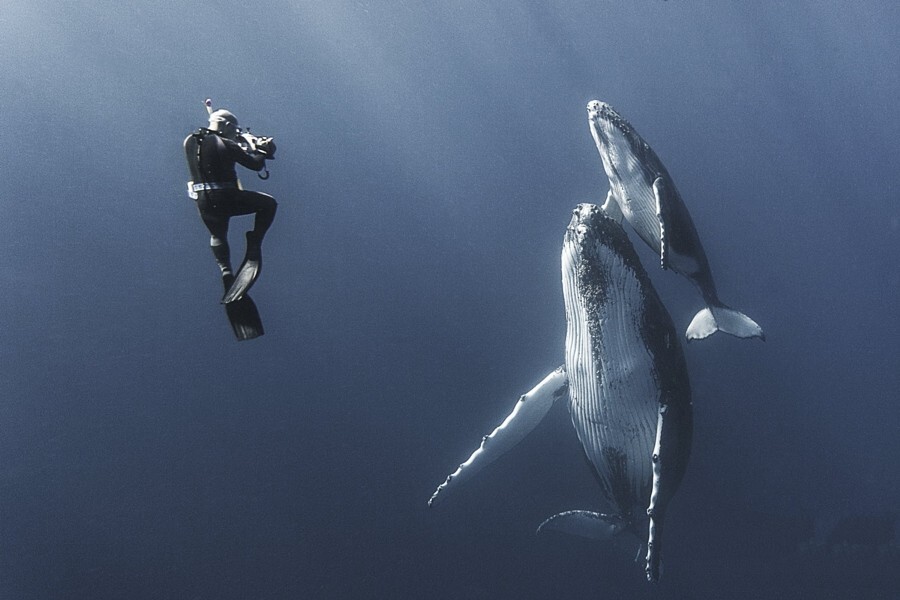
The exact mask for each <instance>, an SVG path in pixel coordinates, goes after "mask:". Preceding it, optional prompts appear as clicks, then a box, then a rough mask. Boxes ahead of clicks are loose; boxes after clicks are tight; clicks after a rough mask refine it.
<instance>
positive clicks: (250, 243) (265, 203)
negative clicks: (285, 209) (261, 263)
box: [230, 190, 278, 260]
mask: <svg viewBox="0 0 900 600" xmlns="http://www.w3.org/2000/svg"><path fill="white" fill-rule="evenodd" d="M231 209H232V210H231V211H230V212H232V214H244V215H249V214H254V215H255V220H254V223H253V229H252V230H251V231H249V232H247V259H248V260H259V256H260V254H261V252H262V241H263V238H264V237H265V235H266V232H267V231H268V230H269V227H271V226H272V222H273V221H274V220H275V212H276V211H277V210H278V203H277V202H276V201H275V198H273V197H272V196H270V195H268V194H263V193H262V192H251V191H248V190H241V191H240V192H238V194H237V195H236V197H235V199H234V202H233V204H232V207H231Z"/></svg>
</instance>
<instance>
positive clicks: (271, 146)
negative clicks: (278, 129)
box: [256, 137, 276, 159]
mask: <svg viewBox="0 0 900 600" xmlns="http://www.w3.org/2000/svg"><path fill="white" fill-rule="evenodd" d="M275 148H276V147H275V141H274V140H273V139H272V138H270V137H263V138H258V139H257V140H256V150H257V151H258V152H262V153H263V154H265V155H266V158H269V159H271V158H275Z"/></svg>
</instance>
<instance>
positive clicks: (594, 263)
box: [428, 204, 693, 581]
mask: <svg viewBox="0 0 900 600" xmlns="http://www.w3.org/2000/svg"><path fill="white" fill-rule="evenodd" d="M561 267H562V287H563V298H564V302H565V311H566V322H567V330H566V348H565V364H564V365H563V366H561V367H559V368H557V369H556V370H554V371H553V372H551V373H550V374H549V375H547V376H546V377H545V378H544V379H543V380H542V381H541V382H540V383H539V384H538V385H537V386H535V388H534V389H532V390H531V391H530V392H528V393H527V394H525V395H523V396H522V397H521V398H520V399H519V401H518V402H517V403H516V405H515V407H514V408H513V411H512V413H511V414H510V415H509V416H508V417H507V418H506V419H505V420H504V421H503V423H501V424H500V426H498V427H497V428H496V429H495V430H494V431H493V432H492V433H491V434H490V435H487V436H485V437H484V438H483V439H482V442H481V445H480V446H479V448H478V449H476V450H475V452H473V453H472V455H471V456H470V457H469V459H468V460H466V461H465V462H464V463H462V464H461V465H460V466H459V468H457V470H456V471H455V472H454V473H452V474H451V475H450V476H449V477H447V479H446V481H444V483H442V484H441V485H440V486H438V488H437V490H435V492H434V494H433V495H432V496H431V499H430V500H429V501H428V504H429V506H433V505H434V504H436V503H437V502H438V501H439V500H441V499H443V498H444V497H445V496H447V495H448V494H449V493H450V492H451V491H453V490H456V489H458V488H459V487H460V485H461V484H462V483H464V482H465V481H466V480H468V479H470V478H471V477H472V476H473V475H474V474H476V473H477V472H478V471H480V470H481V469H482V468H483V467H485V466H486V465H488V464H490V463H491V462H493V461H494V460H496V459H497V458H499V457H500V456H501V455H502V454H504V453H505V452H506V451H508V450H510V449H511V448H512V447H513V446H515V445H516V443H518V442H519V441H520V440H522V439H523V438H524V437H525V436H526V435H527V434H528V433H529V432H530V431H531V430H532V429H534V427H535V426H536V425H537V424H538V423H539V422H540V420H541V418H542V417H543V416H544V415H546V414H547V412H548V411H549V410H550V407H551V406H552V405H553V404H554V403H555V402H556V400H558V399H559V398H563V397H565V398H567V399H568V408H569V413H570V416H571V419H572V424H573V426H574V428H575V432H576V434H577V436H578V439H579V441H580V442H581V445H582V447H583V449H584V452H585V455H586V457H587V458H588V461H589V462H590V464H591V465H592V468H593V470H594V472H595V474H596V475H597V478H598V480H599V481H600V489H601V499H602V501H603V509H604V512H596V511H591V510H569V511H565V512H562V513H559V514H557V515H554V516H552V517H550V518H549V519H547V520H546V521H544V523H542V524H541V525H540V527H539V528H538V532H539V533H540V532H542V531H547V530H556V531H562V532H565V533H573V534H577V535H581V536H583V537H588V538H591V539H612V538H614V537H617V536H619V535H621V534H625V533H631V534H634V535H636V536H637V537H638V539H639V540H642V541H644V542H645V543H646V546H647V554H646V567H645V570H646V575H647V578H648V579H649V580H650V581H656V580H657V579H658V578H659V564H660V552H661V549H662V534H663V527H664V524H665V519H666V514H667V509H668V507H669V503H670V501H671V499H672V497H673V495H674V494H675V491H676V490H677V488H678V486H679V484H680V482H681V479H682V476H683V475H684V472H685V469H686V467H687V462H688V458H689V456H690V447H691V437H692V429H693V425H692V423H693V421H692V404H691V390H690V383H689V381H688V374H687V366H686V364H685V359H684V354H683V353H682V349H681V346H680V344H679V342H678V337H677V335H676V334H675V327H674V325H673V324H672V319H671V317H670V316H669V314H668V312H667V311H666V309H665V307H664V306H663V304H662V302H661V301H660V299H659V297H658V296H657V294H656V291H655V290H654V288H653V286H652V285H651V283H650V279H649V277H648V275H647V272H646V271H645V270H644V268H643V266H642V265H641V263H640V260H639V259H638V256H637V253H636V252H635V250H634V247H633V246H632V245H631V243H630V242H629V240H628V236H627V235H626V234H625V231H624V230H623V229H622V227H621V225H619V223H618V222H617V221H615V220H614V219H612V218H610V217H609V216H607V215H606V214H605V213H604V212H603V211H602V210H601V209H600V207H598V206H595V205H592V204H580V205H578V207H577V208H576V209H575V210H574V211H573V216H572V219H571V222H570V223H569V226H568V227H567V229H566V233H565V237H564V243H563V248H562V256H561Z"/></svg>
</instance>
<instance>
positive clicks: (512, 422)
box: [428, 366, 569, 506]
mask: <svg viewBox="0 0 900 600" xmlns="http://www.w3.org/2000/svg"><path fill="white" fill-rule="evenodd" d="M568 386H569V379H568V377H567V376H566V369H565V367H562V366H561V367H558V368H557V369H556V370H555V371H553V372H552V373H550V374H549V375H547V376H546V377H545V378H544V379H543V381H541V382H540V383H539V384H537V385H536V386H534V388H532V390H531V391H530V392H528V393H527V394H525V395H524V396H522V397H521V398H519V401H518V402H516V406H515V407H514V408H513V411H512V412H511V413H510V414H509V416H508V417H506V419H504V420H503V422H502V423H501V424H500V425H499V426H498V427H497V428H496V429H494V431H492V432H491V433H490V434H489V435H486V436H484V437H483V438H482V440H481V445H480V446H479V447H478V449H477V450H475V452H473V453H472V455H471V456H470V457H469V459H468V460H467V461H466V462H464V463H462V464H461V465H459V468H458V469H456V471H454V472H453V473H452V474H450V475H449V476H448V477H447V480H446V481H444V483H442V484H441V485H439V486H438V488H437V489H436V490H435V491H434V494H432V495H431V499H429V500H428V506H433V505H434V503H435V502H437V501H438V497H439V496H440V497H441V498H443V497H444V496H446V495H447V493H448V492H449V491H452V490H455V489H456V488H458V487H459V485H460V484H461V483H463V482H464V481H466V480H468V479H471V477H472V476H473V475H474V474H475V473H477V472H478V471H480V470H481V469H482V468H484V467H486V466H487V465H489V464H491V463H492V462H494V461H495V460H496V459H498V458H500V457H501V456H503V455H504V454H505V453H506V452H507V451H509V450H510V449H512V448H513V446H515V445H516V444H518V443H519V442H520V441H522V438H524V437H525V436H526V435H528V434H529V433H530V432H531V430H532V429H534V428H535V427H537V424H538V423H540V422H541V419H543V418H544V416H545V415H546V414H547V412H548V411H549V410H550V407H551V406H553V404H554V402H556V400H558V399H559V398H562V397H563V396H565V395H566V392H567V390H568Z"/></svg>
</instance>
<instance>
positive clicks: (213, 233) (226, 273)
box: [200, 210, 234, 290]
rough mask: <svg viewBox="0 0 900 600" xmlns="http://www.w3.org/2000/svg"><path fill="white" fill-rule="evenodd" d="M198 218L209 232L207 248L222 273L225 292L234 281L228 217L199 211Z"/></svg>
mask: <svg viewBox="0 0 900 600" xmlns="http://www.w3.org/2000/svg"><path fill="white" fill-rule="evenodd" d="M200 218H201V219H203V224H204V225H206V228H207V229H208V230H209V234H210V235H209V248H210V250H212V253H213V258H215V259H216V264H217V265H219V271H221V273H222V284H223V285H224V286H225V289H226V290H227V289H228V288H229V287H231V284H232V283H233V281H234V274H233V273H232V270H231V248H230V247H229V246H228V217H224V216H221V215H216V214H213V213H211V212H209V211H204V210H200Z"/></svg>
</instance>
